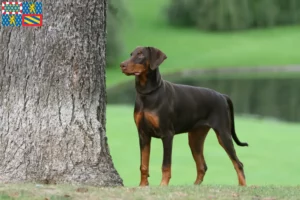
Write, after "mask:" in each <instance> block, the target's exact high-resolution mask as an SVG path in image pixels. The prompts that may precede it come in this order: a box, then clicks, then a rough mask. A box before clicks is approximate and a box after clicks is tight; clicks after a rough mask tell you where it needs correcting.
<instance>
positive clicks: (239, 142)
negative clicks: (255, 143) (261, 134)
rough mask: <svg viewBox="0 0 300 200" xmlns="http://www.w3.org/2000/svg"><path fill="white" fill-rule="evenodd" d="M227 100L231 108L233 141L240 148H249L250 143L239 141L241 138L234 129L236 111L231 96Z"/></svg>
mask: <svg viewBox="0 0 300 200" xmlns="http://www.w3.org/2000/svg"><path fill="white" fill-rule="evenodd" d="M224 96H225V98H226V101H227V103H228V106H229V110H230V125H231V135H232V138H233V140H234V141H235V143H236V144H237V145H239V146H242V147H243V146H248V143H246V142H241V141H240V140H239V138H238V137H237V135H236V132H235V127H234V110H233V103H232V101H231V99H230V98H229V96H227V95H225V94H224Z"/></svg>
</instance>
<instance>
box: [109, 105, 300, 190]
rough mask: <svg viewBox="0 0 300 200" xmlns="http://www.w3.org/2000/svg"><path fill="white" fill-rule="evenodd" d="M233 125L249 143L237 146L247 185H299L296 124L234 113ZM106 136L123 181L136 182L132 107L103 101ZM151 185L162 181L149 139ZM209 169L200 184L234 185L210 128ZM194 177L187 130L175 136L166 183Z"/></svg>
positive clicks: (155, 146) (158, 151) (158, 156)
mask: <svg viewBox="0 0 300 200" xmlns="http://www.w3.org/2000/svg"><path fill="white" fill-rule="evenodd" d="M236 130H237V134H238V137H239V138H240V140H241V141H246V142H248V143H249V145H250V146H249V147H239V146H236V145H235V146H236V151H237V154H238V157H239V158H240V160H241V161H242V162H243V163H244V166H245V174H246V179H247V184H248V185H261V186H262V185H281V186H289V185H298V184H299V180H300V173H299V169H300V163H299V159H298V155H299V154H300V149H299V141H300V134H299V133H300V132H299V130H300V125H299V124H298V125H297V124H291V123H283V122H279V121H272V120H266V119H265V120H260V119H255V118H251V117H242V116H238V117H236ZM107 136H108V143H109V146H110V150H111V154H112V158H113V161H114V164H115V167H116V168H117V170H118V172H119V173H120V175H121V177H122V178H123V180H124V184H125V186H137V185H138V184H139V178H140V177H139V174H140V172H139V165H140V163H139V162H140V155H139V145H138V133H137V130H136V128H135V125H134V122H133V108H132V107H128V106H108V108H107ZM151 149H152V150H151V157H150V178H149V181H150V185H152V186H156V185H159V183H160V180H161V163H162V143H161V140H159V139H153V140H152V146H151ZM204 151H205V152H204V153H205V158H206V161H207V165H208V171H207V173H206V176H205V178H204V182H203V184H204V185H207V184H211V185H214V184H220V185H237V184H238V182H237V176H236V173H235V171H234V168H233V166H232V163H231V161H230V159H229V158H228V156H227V154H226V153H225V151H224V150H223V149H222V148H221V146H220V145H219V144H218V142H217V138H216V136H215V134H214V132H213V131H210V132H209V134H208V137H207V140H206V142H205V150H204ZM195 178H196V169H195V164H194V161H193V158H192V155H191V152H190V149H189V146H188V140H187V134H182V135H177V136H175V139H174V148H173V167H172V179H171V182H170V185H192V183H193V181H194V180H195Z"/></svg>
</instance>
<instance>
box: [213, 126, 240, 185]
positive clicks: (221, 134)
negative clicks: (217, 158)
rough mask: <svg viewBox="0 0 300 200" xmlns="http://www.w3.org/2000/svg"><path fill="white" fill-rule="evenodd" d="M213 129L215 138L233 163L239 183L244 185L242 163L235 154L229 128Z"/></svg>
mask: <svg viewBox="0 0 300 200" xmlns="http://www.w3.org/2000/svg"><path fill="white" fill-rule="evenodd" d="M214 130H215V132H216V135H217V138H218V140H219V144H220V145H221V146H222V147H223V148H224V150H225V151H226V152H227V154H228V156H229V158H230V159H231V161H232V164H233V166H234V168H235V171H236V173H237V176H238V180H239V185H240V186H246V180H245V173H244V169H243V168H244V167H243V163H242V162H241V161H240V160H239V159H238V157H237V155H236V152H235V149H234V146H233V142H232V138H231V134H230V130H229V129H223V130H217V129H214Z"/></svg>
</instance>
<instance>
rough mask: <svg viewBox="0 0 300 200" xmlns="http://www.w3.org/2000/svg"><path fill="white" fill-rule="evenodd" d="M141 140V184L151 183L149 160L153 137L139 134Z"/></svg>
mask: <svg viewBox="0 0 300 200" xmlns="http://www.w3.org/2000/svg"><path fill="white" fill-rule="evenodd" d="M139 140H140V153H141V165H140V171H141V182H140V186H147V185H149V182H148V177H149V160H150V146H151V137H150V136H148V135H145V134H141V133H140V134H139Z"/></svg>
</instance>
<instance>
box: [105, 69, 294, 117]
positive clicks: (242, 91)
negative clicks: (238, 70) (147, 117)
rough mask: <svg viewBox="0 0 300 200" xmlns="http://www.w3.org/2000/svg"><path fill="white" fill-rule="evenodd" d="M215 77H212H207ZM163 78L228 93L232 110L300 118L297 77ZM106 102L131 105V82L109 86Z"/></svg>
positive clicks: (175, 76) (181, 76) (190, 76)
mask: <svg viewBox="0 0 300 200" xmlns="http://www.w3.org/2000/svg"><path fill="white" fill-rule="evenodd" d="M210 77H214V78H210ZM164 79H166V80H169V81H172V82H176V83H181V84H188V85H194V86H201V87H208V88H211V89H215V90H217V91H219V92H221V93H225V94H228V95H229V96H230V97H231V99H232V101H233V103H234V109H235V113H239V114H251V115H258V116H263V117H272V118H276V119H280V120H284V121H291V122H299V121H300V78H297V77H288V78H282V77H281V78H278V77H277V78H271V77H265V78H264V77H256V78H249V77H248V78H245V77H233V76H232V77H228V76H224V77H223V76H222V75H221V76H220V75H218V76H203V75H200V76H199V75H196V74H194V73H191V74H189V73H188V74H186V73H184V75H182V74H181V75H178V74H177V75H176V74H173V75H167V76H164ZM107 93H108V94H107V95H108V103H109V104H129V105H134V100H135V88H134V81H133V80H132V81H129V82H128V83H125V84H122V85H119V86H115V87H112V88H109V89H108V91H107Z"/></svg>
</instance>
